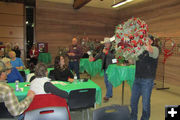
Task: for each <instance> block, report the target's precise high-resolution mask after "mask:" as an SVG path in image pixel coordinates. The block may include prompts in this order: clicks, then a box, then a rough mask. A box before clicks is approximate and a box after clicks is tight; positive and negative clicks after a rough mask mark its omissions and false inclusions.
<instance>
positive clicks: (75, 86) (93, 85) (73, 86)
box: [8, 80, 102, 104]
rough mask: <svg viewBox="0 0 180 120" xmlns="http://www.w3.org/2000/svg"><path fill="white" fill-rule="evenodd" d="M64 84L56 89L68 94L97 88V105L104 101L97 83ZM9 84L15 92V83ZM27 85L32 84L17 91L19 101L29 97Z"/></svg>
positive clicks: (22, 84) (58, 85)
mask: <svg viewBox="0 0 180 120" xmlns="http://www.w3.org/2000/svg"><path fill="white" fill-rule="evenodd" d="M53 82H54V81H53ZM64 83H66V84H67V85H64V86H63V85H61V84H54V85H55V86H56V87H58V88H60V89H62V90H65V91H67V92H68V93H69V92H70V91H71V90H76V89H85V88H96V103H97V104H101V99H102V93H101V88H100V87H99V86H98V85H97V84H96V83H94V82H93V81H91V80H88V82H78V83H76V84H75V83H69V82H64ZM8 84H9V85H10V86H11V87H12V88H13V89H14V91H15V83H8ZM27 84H30V83H27V82H23V83H22V82H21V83H19V88H24V90H23V91H19V92H17V91H15V95H16V96H17V97H18V99H19V101H21V100H23V99H24V98H25V97H26V95H27V92H28V90H29V86H25V85H27Z"/></svg>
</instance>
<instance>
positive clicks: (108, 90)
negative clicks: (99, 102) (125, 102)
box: [104, 70, 113, 98]
mask: <svg viewBox="0 0 180 120" xmlns="http://www.w3.org/2000/svg"><path fill="white" fill-rule="evenodd" d="M104 82H105V85H106V97H107V98H110V97H112V95H113V94H112V87H113V86H112V84H111V83H110V82H109V81H108V76H107V74H106V70H104Z"/></svg>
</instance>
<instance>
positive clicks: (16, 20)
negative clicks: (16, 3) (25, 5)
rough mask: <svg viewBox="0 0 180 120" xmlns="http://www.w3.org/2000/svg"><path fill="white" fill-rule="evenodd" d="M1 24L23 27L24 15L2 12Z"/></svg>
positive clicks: (0, 15) (0, 16)
mask: <svg viewBox="0 0 180 120" xmlns="http://www.w3.org/2000/svg"><path fill="white" fill-rule="evenodd" d="M0 18H1V19H0V26H15V27H23V26H24V24H23V23H24V21H23V16H22V15H9V14H0Z"/></svg>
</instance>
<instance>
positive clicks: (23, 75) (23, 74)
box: [19, 71, 26, 82]
mask: <svg viewBox="0 0 180 120" xmlns="http://www.w3.org/2000/svg"><path fill="white" fill-rule="evenodd" d="M19 73H20V74H21V76H22V77H23V79H24V82H25V81H26V73H25V72H24V71H19Z"/></svg>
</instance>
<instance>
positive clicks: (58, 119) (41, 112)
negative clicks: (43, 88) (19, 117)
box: [24, 94, 71, 120]
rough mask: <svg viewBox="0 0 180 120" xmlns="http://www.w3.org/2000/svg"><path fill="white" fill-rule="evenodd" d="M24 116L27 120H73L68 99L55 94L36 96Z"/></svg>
mask: <svg viewBox="0 0 180 120" xmlns="http://www.w3.org/2000/svg"><path fill="white" fill-rule="evenodd" d="M24 114H25V120H71V116H70V112H69V108H68V106H67V103H66V99H64V98H61V97H59V96H56V95H53V94H40V95H35V97H34V99H33V101H32V102H31V104H30V105H29V107H28V108H27V109H26V111H25V112H24ZM32 116H33V117H32Z"/></svg>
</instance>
